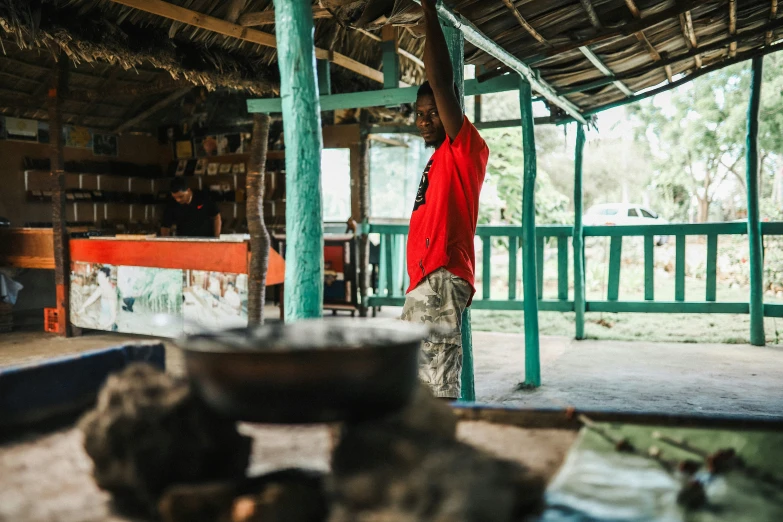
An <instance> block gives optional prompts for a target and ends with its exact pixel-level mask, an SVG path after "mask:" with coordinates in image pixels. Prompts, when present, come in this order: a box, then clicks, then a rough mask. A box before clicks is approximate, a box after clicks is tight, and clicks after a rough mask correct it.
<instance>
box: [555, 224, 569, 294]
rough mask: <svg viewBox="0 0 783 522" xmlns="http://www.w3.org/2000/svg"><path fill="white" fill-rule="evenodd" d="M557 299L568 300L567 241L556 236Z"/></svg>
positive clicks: (562, 237)
mask: <svg viewBox="0 0 783 522" xmlns="http://www.w3.org/2000/svg"><path fill="white" fill-rule="evenodd" d="M557 298H558V299H559V300H561V301H567V300H568V239H567V238H566V237H565V236H557Z"/></svg>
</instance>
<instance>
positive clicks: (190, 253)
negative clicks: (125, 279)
mask: <svg viewBox="0 0 783 522" xmlns="http://www.w3.org/2000/svg"><path fill="white" fill-rule="evenodd" d="M69 243H70V250H71V261H82V262H85V263H106V264H110V265H120V266H147V267H152V268H174V269H181V270H208V271H212V272H225V273H229V274H246V273H247V257H248V256H247V243H207V242H203V241H123V240H111V241H102V240H100V239H72V240H71V241H70V242H69ZM270 257H271V256H270Z"/></svg>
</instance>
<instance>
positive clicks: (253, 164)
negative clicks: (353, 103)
mask: <svg viewBox="0 0 783 522" xmlns="http://www.w3.org/2000/svg"><path fill="white" fill-rule="evenodd" d="M268 140H269V115H268V114H254V115H253V139H252V142H251V143H250V161H249V164H248V172H247V183H246V188H247V199H246V202H245V204H246V205H247V229H248V232H249V233H250V266H249V267H248V274H247V276H248V277H247V279H248V295H247V324H248V326H254V325H261V324H264V303H265V301H266V271H267V267H268V265H269V232H268V231H267V229H266V225H265V224H264V174H265V171H266V150H267V142H268Z"/></svg>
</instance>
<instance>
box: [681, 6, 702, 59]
mask: <svg viewBox="0 0 783 522" xmlns="http://www.w3.org/2000/svg"><path fill="white" fill-rule="evenodd" d="M680 28H681V29H682V36H683V38H685V45H686V46H687V47H688V49H698V48H699V42H697V41H696V32H695V31H694V30H693V18H692V17H691V12H690V11H685V12H684V13H682V14H680ZM693 61H694V62H695V63H696V69H701V66H702V62H701V56H700V55H698V54H697V55H696V56H694V57H693Z"/></svg>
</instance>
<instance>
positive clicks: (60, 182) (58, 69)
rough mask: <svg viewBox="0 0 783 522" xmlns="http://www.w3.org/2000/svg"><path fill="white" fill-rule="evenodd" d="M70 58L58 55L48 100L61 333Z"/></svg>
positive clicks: (65, 299) (65, 293) (66, 312)
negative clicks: (64, 107)
mask: <svg viewBox="0 0 783 522" xmlns="http://www.w3.org/2000/svg"><path fill="white" fill-rule="evenodd" d="M68 72H69V59H68V57H67V56H66V55H65V54H62V53H60V54H58V56H57V63H56V64H55V73H54V75H52V84H51V86H50V88H49V96H48V99H47V102H48V103H47V105H48V112H49V158H50V162H51V181H52V236H53V238H54V283H55V289H56V299H57V322H58V331H59V333H60V335H62V336H65V337H70V336H71V335H72V331H71V318H70V313H71V307H70V300H71V296H70V287H71V277H70V276H71V256H70V251H69V245H68V227H67V223H66V212H65V174H64V166H65V161H64V158H63V147H64V143H63V137H62V127H63V126H62V110H61V107H62V102H63V98H64V97H65V95H66V93H67V90H68Z"/></svg>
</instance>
